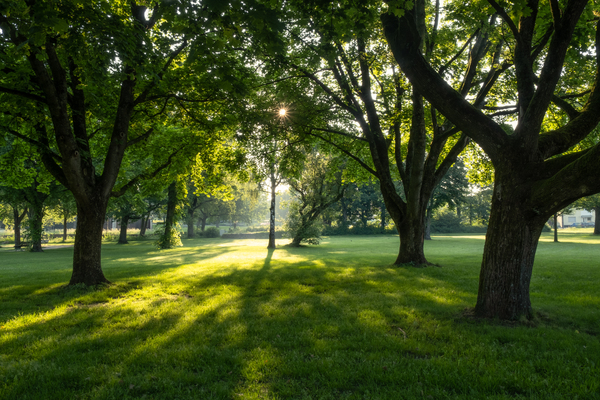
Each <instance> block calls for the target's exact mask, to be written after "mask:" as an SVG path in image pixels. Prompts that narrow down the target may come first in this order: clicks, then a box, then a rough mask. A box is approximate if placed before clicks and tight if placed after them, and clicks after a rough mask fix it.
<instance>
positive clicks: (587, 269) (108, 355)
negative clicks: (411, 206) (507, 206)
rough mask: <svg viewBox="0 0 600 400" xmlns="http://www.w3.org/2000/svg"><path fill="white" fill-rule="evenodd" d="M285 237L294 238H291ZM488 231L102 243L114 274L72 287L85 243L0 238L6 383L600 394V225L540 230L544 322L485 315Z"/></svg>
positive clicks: (11, 393) (212, 392) (135, 394)
mask: <svg viewBox="0 0 600 400" xmlns="http://www.w3.org/2000/svg"><path fill="white" fill-rule="evenodd" d="M282 243H283V241H282ZM483 244H484V236H483V235H442V236H435V237H434V240H433V241H430V242H427V243H426V251H427V254H428V259H429V260H430V261H431V262H433V263H436V264H438V265H440V267H435V266H432V267H427V268H410V267H396V266H393V265H392V262H393V261H394V259H395V256H396V253H397V246H398V237H397V236H392V235H380V236H379V235H376V236H353V237H351V236H346V237H330V238H325V240H324V242H323V243H322V245H320V246H315V247H303V248H288V247H283V246H280V247H278V248H277V249H276V250H267V249H266V240H226V239H192V240H184V247H180V248H176V249H173V250H163V251H158V250H155V249H154V248H153V246H152V242H151V241H137V242H132V243H131V244H130V245H126V246H118V245H116V244H112V243H109V244H105V245H104V246H103V249H102V252H103V269H104V271H105V274H106V276H107V278H108V279H109V280H110V281H112V282H113V283H112V284H111V285H108V286H102V287H98V288H95V289H94V288H86V287H85V286H75V287H66V286H65V285H66V283H67V282H68V280H69V277H70V275H71V272H72V271H71V264H72V253H73V249H72V248H68V247H65V248H59V249H51V250H46V251H45V252H43V253H28V252H16V251H14V249H9V248H6V247H4V248H2V249H0V398H2V399H134V398H135V399H467V398H470V399H484V398H492V399H514V398H536V399H563V398H564V399H577V398H578V399H597V398H600V343H599V340H598V338H599V336H598V335H599V334H600V294H599V293H600V292H599V291H598V282H600V263H599V262H598V260H599V259H600V238H598V237H594V236H592V235H590V234H589V233H585V234H581V233H578V234H575V233H564V234H562V236H561V242H560V243H552V238H551V235H550V234H549V233H548V234H543V236H542V240H541V243H540V246H539V248H538V252H537V256H536V261H535V267H534V272H533V279H532V285H531V299H532V303H533V307H534V310H535V318H534V319H533V320H532V321H527V320H523V321H521V322H513V323H507V322H501V321H496V320H478V319H475V318H472V317H471V314H470V310H471V308H472V307H473V306H474V304H475V301H476V297H477V284H478V274H479V267H480V263H481V254H482V248H483Z"/></svg>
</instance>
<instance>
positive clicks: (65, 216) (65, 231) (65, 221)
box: [62, 211, 67, 242]
mask: <svg viewBox="0 0 600 400" xmlns="http://www.w3.org/2000/svg"><path fill="white" fill-rule="evenodd" d="M62 241H63V242H66V241H67V212H66V211H65V213H64V216H63V240H62Z"/></svg>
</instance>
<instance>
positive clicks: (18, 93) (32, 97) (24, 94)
mask: <svg viewBox="0 0 600 400" xmlns="http://www.w3.org/2000/svg"><path fill="white" fill-rule="evenodd" d="M0 92H2V93H8V94H14V95H16V96H20V97H24V98H26V99H29V100H35V101H39V102H40V103H44V104H48V102H47V101H46V99H45V98H43V97H42V96H38V95H37V94H33V93H27V92H22V91H20V90H17V89H11V88H7V87H4V86H0Z"/></svg>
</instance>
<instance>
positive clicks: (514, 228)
mask: <svg viewBox="0 0 600 400" xmlns="http://www.w3.org/2000/svg"><path fill="white" fill-rule="evenodd" d="M502 182H503V180H502V179H501V177H499V176H498V175H497V177H496V183H495V186H494V197H493V200H492V209H491V213H490V222H489V226H488V230H487V235H486V240H485V247H484V251H483V261H482V264H481V272H480V276H479V292H478V295H477V305H476V306H475V314H476V315H477V316H480V317H485V318H496V317H498V318H501V319H511V320H514V319H518V318H520V317H521V316H525V317H527V318H530V317H531V315H532V311H531V301H530V299H529V283H530V281H531V273H532V269H533V262H534V258H535V252H536V248H537V245H538V241H539V238H540V234H541V233H542V229H543V227H544V224H545V222H546V221H547V220H548V218H547V217H544V216H540V215H534V213H532V212H531V210H530V209H529V208H528V207H527V206H526V205H525V204H526V201H525V198H526V197H527V194H524V193H523V190H522V189H519V186H520V185H514V184H513V185H510V184H502ZM523 186H525V185H523ZM513 188H517V189H516V190H511V189H513ZM532 215H533V216H532Z"/></svg>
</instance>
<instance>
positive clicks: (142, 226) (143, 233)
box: [140, 215, 149, 236]
mask: <svg viewBox="0 0 600 400" xmlns="http://www.w3.org/2000/svg"><path fill="white" fill-rule="evenodd" d="M148 218H149V216H148V217H146V215H142V218H141V221H140V236H146V226H147V225H148Z"/></svg>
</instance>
